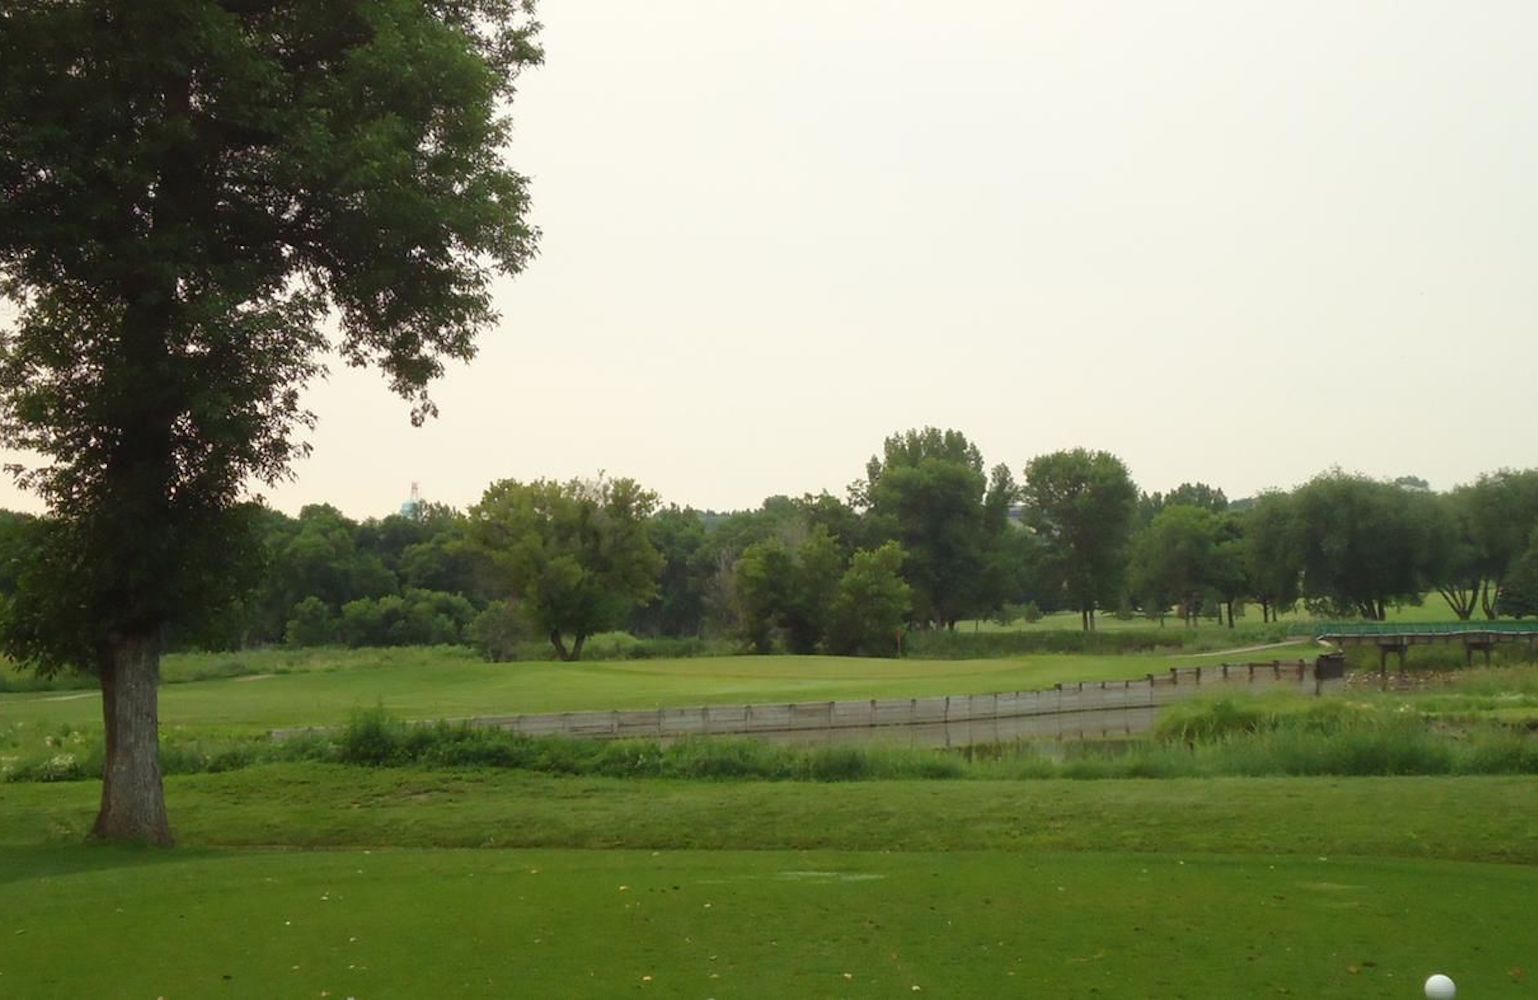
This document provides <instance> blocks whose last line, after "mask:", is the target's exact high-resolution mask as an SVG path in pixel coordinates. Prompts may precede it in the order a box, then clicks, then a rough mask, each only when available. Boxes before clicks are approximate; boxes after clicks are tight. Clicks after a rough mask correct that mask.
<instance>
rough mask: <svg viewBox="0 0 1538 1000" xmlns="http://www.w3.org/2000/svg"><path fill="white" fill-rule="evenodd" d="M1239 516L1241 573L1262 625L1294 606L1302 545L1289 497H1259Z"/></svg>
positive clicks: (1300, 568)
mask: <svg viewBox="0 0 1538 1000" xmlns="http://www.w3.org/2000/svg"><path fill="white" fill-rule="evenodd" d="M1241 516H1242V517H1243V519H1244V528H1243V538H1244V542H1243V549H1242V552H1243V559H1244V573H1245V576H1246V577H1247V578H1248V579H1249V582H1250V593H1251V596H1253V597H1254V598H1255V600H1257V601H1259V602H1260V614H1261V620H1262V621H1275V620H1277V615H1278V614H1280V613H1281V612H1282V611H1286V610H1288V609H1289V608H1291V607H1292V605H1294V604H1296V603H1297V600H1298V597H1299V596H1300V590H1299V587H1300V584H1301V581H1302V576H1303V541H1302V536H1301V534H1300V531H1299V528H1298V524H1297V519H1296V516H1295V512H1294V506H1293V498H1292V494H1290V493H1282V492H1280V491H1276V492H1267V493H1262V494H1261V495H1260V496H1258V497H1256V498H1255V501H1254V503H1253V504H1252V505H1251V506H1250V507H1249V509H1248V510H1246V511H1244V512H1243V513H1242V514H1241Z"/></svg>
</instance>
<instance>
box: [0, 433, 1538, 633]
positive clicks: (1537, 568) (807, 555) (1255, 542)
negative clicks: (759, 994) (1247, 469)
mask: <svg viewBox="0 0 1538 1000" xmlns="http://www.w3.org/2000/svg"><path fill="white" fill-rule="evenodd" d="M240 515H241V516H240V518H239V524H240V529H241V530H237V531H234V532H232V535H231V547H232V549H233V550H234V551H237V552H238V553H239V558H238V559H237V571H236V572H237V575H238V576H239V577H240V579H241V581H242V585H241V586H238V587H234V588H231V589H232V593H233V594H234V596H233V597H232V598H231V599H230V600H229V601H228V602H227V603H226V604H225V605H224V606H223V607H222V608H221V609H220V610H219V611H218V612H217V613H216V614H214V615H211V616H209V617H208V619H207V620H206V622H205V623H204V625H203V627H202V628H199V629H191V630H185V631H184V632H183V633H182V634H179V635H176V636H172V637H170V638H171V639H172V641H173V642H174V643H175V645H177V646H180V647H182V648H208V649H232V648H244V647H251V646H267V645H275V644H288V645H293V646H311V645H328V644H345V645H349V646H391V645H417V644H439V643H470V644H473V645H476V646H478V647H479V648H481V649H482V650H483V651H484V652H485V653H486V654H487V655H488V656H489V657H491V658H493V659H504V658H509V657H511V656H513V655H515V653H516V651H517V650H518V649H520V648H525V649H526V648H527V645H528V643H529V642H530V641H531V640H537V641H548V642H549V643H550V645H551V648H552V650H553V652H554V653H555V655H557V656H559V657H560V658H562V659H579V658H580V657H581V654H582V649H583V645H584V643H585V642H586V640H587V639H588V638H590V637H591V636H593V635H595V634H598V633H602V632H607V631H611V630H625V631H628V632H631V633H633V634H635V635H638V636H649V637H718V638H725V639H732V640H736V641H739V642H741V643H744V644H746V645H747V646H749V647H751V648H752V649H754V650H755V651H761V652H767V651H770V650H776V649H784V650H787V651H790V652H795V653H812V652H833V653H846V654H863V655H892V654H894V653H896V652H898V651H899V645H900V642H901V633H902V632H903V631H904V630H906V629H945V628H954V626H955V625H956V623H957V622H958V621H962V620H970V619H978V618H990V617H991V618H998V619H1000V620H1008V619H1010V618H1013V617H1016V616H1018V615H1020V614H1022V613H1024V614H1027V615H1028V616H1034V615H1035V614H1036V613H1050V612H1055V611H1068V612H1074V613H1077V615H1078V616H1079V620H1080V623H1081V626H1082V627H1083V628H1085V629H1093V628H1094V627H1095V626H1096V622H1097V619H1098V616H1099V615H1100V614H1101V613H1103V612H1113V613H1117V614H1119V615H1123V616H1125V615H1128V614H1134V613H1135V614H1142V615H1145V616H1147V617H1148V618H1150V619H1157V620H1158V621H1159V622H1160V623H1161V624H1163V622H1164V620H1165V618H1166V616H1173V617H1175V618H1177V619H1179V620H1180V621H1182V622H1185V623H1187V624H1194V623H1196V622H1197V621H1198V620H1200V619H1201V618H1202V617H1208V618H1212V617H1216V618H1217V619H1218V620H1219V621H1226V623H1227V624H1228V625H1230V626H1232V625H1233V624H1234V620H1235V615H1236V613H1242V609H1243V608H1244V606H1245V605H1255V606H1258V607H1259V608H1260V611H1261V619H1262V620H1263V621H1270V620H1274V619H1275V617H1276V616H1277V615H1278V614H1280V613H1282V612H1285V611H1287V610H1290V609H1293V608H1295V607H1299V606H1303V607H1306V609H1307V610H1309V611H1310V612H1312V613H1314V614H1316V615H1321V616H1327V617H1337V618H1339V617H1360V618H1365V619H1368V620H1382V619H1383V618H1384V616H1385V615H1386V613H1387V611H1388V609H1389V608H1391V607H1394V606H1396V605H1403V604H1415V603H1419V602H1420V600H1421V599H1422V596H1423V595H1425V594H1427V593H1428V592H1437V593H1440V594H1441V595H1442V596H1443V597H1444V598H1445V599H1446V601H1447V604H1448V606H1449V607H1450V608H1451V609H1452V611H1453V612H1454V614H1456V615H1457V616H1458V618H1460V619H1464V620H1467V619H1470V618H1473V617H1475V616H1481V617H1485V618H1494V617H1497V616H1498V615H1515V616H1521V615H1528V614H1538V470H1523V471H1511V470H1502V471H1498V472H1492V473H1488V474H1485V475H1482V476H1480V477H1479V478H1478V479H1477V480H1476V481H1475V482H1473V483H1470V484H1468V485H1465V486H1460V487H1457V488H1456V489H1453V490H1451V491H1448V492H1445V493H1436V492H1432V491H1431V490H1430V489H1429V488H1428V487H1427V486H1426V484H1425V482H1424V481H1423V480H1419V479H1416V478H1414V477H1409V476H1406V477H1401V478H1400V479H1399V480H1396V481H1393V482H1386V481H1380V480H1374V479H1370V478H1367V477H1363V476H1358V475H1351V474H1347V473H1343V472H1341V471H1339V470H1331V471H1328V472H1324V473H1321V474H1320V475H1318V476H1316V477H1315V478H1314V479H1312V480H1310V481H1309V482H1307V483H1305V484H1303V485H1302V486H1299V487H1297V488H1296V489H1293V490H1290V491H1272V492H1267V493H1263V494H1261V495H1260V496H1257V497H1253V498H1248V499H1244V500H1239V501H1234V502H1231V501H1229V499H1228V498H1227V497H1226V496H1225V495H1224V494H1223V491H1222V490H1220V489H1216V488H1214V487H1211V486H1208V485H1206V484H1203V483H1187V484H1182V485H1181V486H1179V487H1177V488H1175V489H1173V490H1171V491H1169V492H1168V493H1157V492H1155V493H1148V492H1144V491H1142V490H1140V489H1139V488H1138V487H1137V485H1136V484H1135V483H1134V482H1133V481H1132V478H1131V476H1130V475H1129V473H1128V471H1127V468H1126V466H1125V464H1123V463H1122V462H1121V461H1120V460H1119V459H1118V458H1116V457H1115V456H1114V455H1111V454H1109V453H1107V452H1103V451H1089V450H1086V449H1072V450H1066V451H1058V452H1053V453H1050V454H1045V455H1040V456H1038V457H1036V458H1033V459H1032V460H1031V461H1030V462H1028V463H1027V464H1026V465H1025V466H1024V467H1023V469H1022V478H1021V479H1020V480H1019V481H1017V480H1016V479H1015V477H1014V475H1013V473H1012V471H1011V470H1010V468H1009V467H1008V466H1006V465H995V466H993V467H992V468H987V467H985V465H984V462H983V458H982V455H981V453H980V452H979V450H978V449H977V447H976V446H975V445H974V444H972V443H971V442H970V441H969V440H968V439H967V438H966V436H965V435H964V434H962V433H960V432H958V431H954V430H939V429H936V428H924V429H922V430H910V431H907V432H904V433H901V434H896V435H893V436H892V437H889V438H888V439H887V440H886V441H885V442H884V443H883V447H882V451H881V453H880V454H878V455H876V456H873V457H872V458H871V460H870V461H869V462H868V463H867V465H866V468H865V474H864V476H863V477H861V478H860V479H858V480H856V481H855V482H854V483H853V484H852V485H851V486H850V487H849V489H848V491H847V496H846V497H845V498H842V499H841V498H839V497H835V496H833V495H832V494H830V493H827V492H823V493H819V494H816V495H811V494H808V495H804V496H801V497H787V496H773V497H770V498H768V499H766V500H765V501H764V502H763V503H762V504H761V505H760V506H759V507H757V508H754V509H751V510H742V511H732V512H724V513H723V512H714V511H700V510H695V509H692V508H686V507H678V506H676V505H667V506H664V505H662V503H661V501H660V499H659V498H658V497H657V496H656V494H654V493H652V492H650V491H648V490H646V489H645V488H643V487H642V486H640V485H639V484H637V483H636V482H634V481H633V480H629V479H606V478H599V479H596V480H573V481H569V482H555V481H550V480H538V481H534V482H529V483H521V482H517V481H514V480H503V481H501V482H497V483H494V484H492V485H491V486H490V487H488V489H487V490H486V492H485V494H484V496H483V497H482V499H481V500H480V502H478V503H477V504H475V505H473V506H472V507H471V508H469V509H468V510H466V511H459V510H455V509H453V508H451V507H448V506H445V505H441V504H433V503H426V504H421V505H419V506H418V507H417V508H415V510H414V511H412V512H410V513H406V514H397V515H391V516H388V517H384V518H369V519H367V520H363V521H356V520H353V519H350V518H348V517H346V516H345V515H344V514H342V512H340V511H339V510H337V509H336V508H335V507H332V506H329V505H324V504H319V505H311V506H307V507H305V508H304V509H303V510H301V511H300V513H299V515H298V516H297V517H292V516H289V515H286V514H283V513H281V512H278V511H275V510H272V509H270V508H266V507H262V506H258V505H247V506H246V507H244V508H242V509H241V511H240ZM49 525H50V522H49V521H48V520H46V519H38V518H33V517H30V516H28V515H22V514H14V513H5V514H4V515H3V516H0V593H3V594H4V601H3V603H0V612H3V620H0V625H3V624H4V621H6V620H13V619H14V618H17V617H20V618H22V619H24V618H25V616H26V615H27V613H28V602H29V593H30V592H31V590H30V588H29V587H28V585H27V580H28V577H29V575H32V574H35V573H40V572H47V571H48V567H47V566H46V563H45V562H43V561H41V560H38V559H36V558H33V556H34V555H35V554H36V553H37V552H39V551H42V550H43V549H44V548H45V547H44V546H41V545H40V544H39V541H40V539H41V538H42V536H43V535H44V534H45V533H46V532H47V531H48V530H49ZM242 540H243V543H242ZM36 593H38V594H46V593H47V589H46V588H38V590H37V591H36ZM1236 608H1237V609H1240V610H1239V611H1236Z"/></svg>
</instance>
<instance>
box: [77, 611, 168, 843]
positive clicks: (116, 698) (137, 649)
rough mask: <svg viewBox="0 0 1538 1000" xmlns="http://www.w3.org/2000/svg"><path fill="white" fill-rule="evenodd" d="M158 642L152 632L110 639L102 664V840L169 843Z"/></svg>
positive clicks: (99, 821)
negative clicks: (104, 752) (162, 767)
mask: <svg viewBox="0 0 1538 1000" xmlns="http://www.w3.org/2000/svg"><path fill="white" fill-rule="evenodd" d="M159 683H160V643H159V641H158V640H156V639H154V638H151V637H149V636H120V637H117V638H115V639H113V640H112V645H111V649H110V650H109V651H108V661H107V662H106V663H105V664H103V666H102V674H101V706H102V721H103V722H104V723H105V725H106V731H107V732H106V740H107V748H106V749H107V759H106V764H105V766H104V767H103V769H102V785H101V811H100V812H99V813H98V814H97V816H96V825H95V826H94V827H93V828H92V830H91V833H92V835H93V836H95V837H97V838H98V839H101V840H111V841H131V842H135V843H144V844H158V845H162V846H169V845H170V844H171V823H170V820H169V819H167V817H166V795H165V787H164V785H163V784H162V783H161V779H160V712H159V702H158V699H159V691H158V690H157V686H158V685H159Z"/></svg>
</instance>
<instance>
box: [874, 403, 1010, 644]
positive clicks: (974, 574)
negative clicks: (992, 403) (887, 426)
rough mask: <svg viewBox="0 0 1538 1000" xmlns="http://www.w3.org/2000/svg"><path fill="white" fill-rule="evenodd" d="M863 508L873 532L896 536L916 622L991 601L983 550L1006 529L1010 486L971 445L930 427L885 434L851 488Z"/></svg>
mask: <svg viewBox="0 0 1538 1000" xmlns="http://www.w3.org/2000/svg"><path fill="white" fill-rule="evenodd" d="M852 492H853V494H854V496H855V499H856V502H862V503H864V504H865V505H867V506H868V510H869V516H870V521H871V534H872V536H873V538H884V539H890V540H894V541H897V542H898V543H899V544H900V545H901V546H902V549H903V551H904V552H905V553H906V559H905V560H904V561H903V563H902V567H903V568H902V572H903V576H904V577H905V578H906V580H907V581H908V584H909V586H910V587H911V588H912V591H913V594H912V600H913V607H912V611H913V614H914V617H915V619H916V620H918V621H919V622H921V623H924V624H931V623H932V624H934V625H938V626H954V625H955V623H956V621H957V620H958V619H960V618H962V617H965V616H967V615H974V614H980V613H981V612H984V611H987V610H989V609H991V608H992V607H993V606H995V605H996V604H997V603H999V600H1000V597H1001V595H1000V594H999V593H998V591H999V580H998V579H997V574H994V573H990V571H989V561H988V555H989V553H990V552H991V551H993V550H994V548H995V545H996V543H997V542H998V540H999V538H1000V537H1001V536H1002V534H1003V532H1004V531H1005V530H1006V529H1007V528H1008V523H1007V522H1008V518H1007V515H1008V511H1009V505H1010V503H1011V502H1013V500H1014V498H1015V492H1016V490H1015V484H1014V480H1013V478H1012V477H1011V476H1010V474H1009V470H1008V469H1007V468H1004V467H1003V466H1000V467H998V468H996V469H994V470H993V474H992V477H991V479H990V477H989V476H988V475H985V474H984V472H983V457H982V454H981V453H980V452H979V451H978V449H977V446H976V445H974V444H972V443H971V442H969V441H968V440H967V439H966V436H965V435H963V434H962V433H961V432H960V431H954V430H946V431H942V430H939V429H937V428H934V427H926V428H924V429H923V430H910V431H907V432H906V433H903V434H895V435H893V436H892V437H889V438H887V439H886V442H885V443H884V445H883V447H882V454H881V455H880V456H874V457H872V458H871V460H870V461H869V462H868V463H867V464H866V478H865V480H864V482H862V483H857V484H856V485H855V487H854V488H853V490H852Z"/></svg>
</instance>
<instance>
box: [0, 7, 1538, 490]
mask: <svg viewBox="0 0 1538 1000" xmlns="http://www.w3.org/2000/svg"><path fill="white" fill-rule="evenodd" d="M540 16H541V19H542V20H543V21H544V23H545V32H544V36H543V38H544V43H545V47H546V64H545V65H544V66H542V67H540V68H539V69H537V70H534V71H531V72H530V73H529V74H528V75H527V76H526V77H525V78H524V80H523V81H522V84H521V88H520V94H519V97H518V100H517V102H516V104H515V108H514V117H515V120H516V126H517V133H516V140H515V143H514V145H513V147H512V148H511V149H510V150H509V151H508V156H509V159H510V161H511V162H512V163H513V164H514V165H515V166H516V167H517V169H519V170H520V171H522V172H524V173H526V174H528V175H530V176H531V177H532V179H533V194H534V221H535V222H536V223H537V225H539V226H540V227H541V228H542V229H543V231H544V239H543V243H542V249H541V253H540V255H539V257H538V258H537V259H536V260H535V261H534V262H533V263H532V265H531V266H530V267H529V269H528V270H527V271H526V272H525V273H524V274H522V275H520V276H518V277H517V278H516V279H513V280H510V281H507V282H505V283H504V284H502V285H501V286H500V288H499V293H498V301H499V303H500V307H501V310H502V313H503V321H502V324H501V327H500V328H499V329H497V330H495V331H493V332H492V333H490V334H489V335H488V336H486V337H485V339H484V341H483V343H482V348H481V353H480V357H479V358H478V359H477V360H476V361H475V362H474V363H473V364H472V365H470V366H469V367H462V368H456V369H455V370H454V371H453V372H452V373H451V374H450V375H449V377H448V378H446V379H445V380H444V381H443V382H442V383H441V384H440V385H439V387H438V389H437V391H436V397H437V399H438V401H439V403H440V406H441V408H442V416H441V417H440V418H439V419H438V420H436V421H434V422H432V423H431V424H430V425H429V426H427V427H425V428H422V429H413V428H412V427H411V426H410V423H409V420H408V407H407V405H406V404H405V403H403V402H401V401H400V400H398V399H396V398H395V397H393V396H391V395H390V394H389V392H388V391H387V390H386V389H385V387H384V384H383V382H382V380H381V379H380V378H379V377H378V376H377V375H376V374H374V373H370V372H355V371H349V370H347V369H344V368H340V366H334V368H335V370H334V371H333V374H332V376H331V378H330V379H329V381H328V382H326V383H325V384H324V385H321V386H319V387H317V388H316V389H315V391H313V392H312V393H311V395H310V405H311V407H312V408H313V409H314V410H315V411H316V412H317V413H318V414H319V417H320V426H319V428H318V430H317V431H316V432H315V434H314V435H313V437H312V441H313V443H314V445H315V452H314V454H313V456H312V457H311V458H310V459H309V460H308V461H305V462H303V463H302V464H300V465H299V466H298V467H297V470H296V471H297V474H298V478H297V480H296V481H295V482H294V483H292V484H288V485H285V486H282V487H280V488H278V489H276V490H263V492H264V493H266V494H267V495H268V497H269V499H270V500H271V502H273V503H274V505H275V506H278V507H280V508H282V509H285V510H289V511H297V509H298V508H299V507H300V506H301V505H302V504H305V503H311V502H321V501H325V502H330V503H334V504H336V505H337V506H339V507H341V508H342V509H343V510H344V511H347V512H348V513H350V514H352V515H354V516H365V515H371V514H385V513H389V512H390V511H392V510H394V509H395V508H396V507H397V506H398V504H399V503H400V501H401V500H403V499H405V497H406V494H407V492H408V490H409V488H410V485H411V483H412V482H413V481H418V482H420V483H421V489H422V493H423V495H424V496H425V497H426V498H428V499H432V500H441V501H444V502H448V503H452V504H456V505H461V506H462V505H467V504H469V503H471V502H473V501H474V500H475V499H477V498H478V496H479V495H480V492H481V490H482V489H484V487H485V486H486V485H487V484H488V483H489V482H490V481H492V480H494V479H499V478H504V477H514V478H519V479H530V478H535V477H540V476H546V477H556V478H567V477H571V476H584V475H592V474H594V473H596V472H597V471H598V470H600V469H602V470H607V471H608V472H609V473H610V474H612V475H627V476H632V477H634V478H636V479H639V480H640V481H641V482H643V483H644V484H646V485H647V486H649V487H651V488H652V489H655V490H656V491H658V492H659V493H660V494H661V495H662V497H663V498H664V499H665V500H667V501H672V502H676V503H679V504H685V505H693V506H697V507H712V508H717V509H726V508H738V507H746V506H754V505H756V504H757V503H758V502H759V501H760V500H762V499H763V498H764V497H765V496H766V495H769V494H773V493H790V494H799V493H802V492H807V491H811V492H815V491H818V490H821V489H828V490H830V491H832V492H834V493H836V494H840V495H842V492H843V489H844V487H845V485H846V484H847V483H848V482H849V481H850V480H852V479H854V478H856V477H857V476H859V475H860V474H861V472H862V470H863V467H864V462H865V460H866V458H867V457H869V455H870V454H871V453H872V452H874V451H876V450H878V449H879V447H880V445H881V441H882V439H883V438H884V437H885V436H887V435H888V434H891V433H893V432H895V431H899V430H903V429H905V428H909V427H917V426H923V425H927V424H932V425H936V426H940V427H955V428H957V429H959V430H962V431H963V432H965V433H966V434H967V435H968V436H969V437H971V438H972V440H974V441H975V442H976V443H977V444H978V445H979V447H980V448H981V449H982V451H983V455H984V458H985V459H986V460H987V461H988V462H989V464H993V463H997V462H1004V463H1007V464H1008V465H1009V466H1011V467H1012V468H1013V469H1014V470H1015V472H1016V474H1017V475H1018V474H1019V471H1020V468H1021V467H1022V466H1023V465H1024V463H1025V462H1026V461H1028V460H1029V459H1030V458H1031V457H1032V456H1034V455H1037V454H1040V453H1042V452H1045V451H1051V450H1055V449H1058V448H1066V447H1074V446H1079V445H1083V446H1086V447H1091V448H1101V449H1106V450H1108V451H1111V452H1114V453H1116V454H1117V455H1119V456H1121V457H1122V459H1123V460H1124V461H1126V462H1127V464H1128V466H1129V467H1130V468H1131V470H1132V473H1133V476H1134V477H1135V478H1136V479H1137V481H1138V482H1139V484H1140V485H1142V486H1143V487H1144V488H1145V489H1149V490H1165V489H1168V488H1170V487H1172V486H1174V485H1176V484H1178V483H1180V482H1182V481H1184V480H1203V481H1206V482H1209V483H1212V484H1214V485H1217V486H1220V487H1222V488H1223V489H1224V490H1225V491H1227V493H1228V494H1229V495H1230V496H1242V495H1247V494H1250V493H1252V492H1254V491H1256V490H1259V489H1262V488H1265V487H1269V486H1281V487H1290V486H1292V485H1295V484H1297V483H1299V482H1301V481H1304V480H1306V479H1307V478H1308V477H1309V476H1311V475H1312V474H1314V473H1315V472H1318V471H1320V470H1322V469H1324V468H1327V467H1329V466H1332V465H1339V466H1341V467H1343V468H1346V469H1348V470H1355V471H1361V472H1365V473H1368V474H1371V475H1375V476H1395V475H1401V474H1414V475H1419V476H1423V477H1425V478H1426V479H1428V480H1430V481H1431V483H1432V485H1433V486H1434V487H1436V488H1438V489H1444V488H1447V487H1450V486H1452V485H1454V484H1456V483H1459V482H1464V481H1468V480H1470V479H1472V478H1473V477H1474V476H1475V475H1477V474H1478V473H1479V472H1481V471H1486V470H1492V469H1495V468H1499V467H1503V466H1513V467H1520V466H1533V465H1538V380H1535V377H1534V376H1535V375H1538V337H1535V333H1538V330H1535V323H1538V104H1535V96H1534V95H1535V94H1538V3H1533V2H1531V0H1512V2H1507V3H1499V2H1492V0H1482V2H1480V3H1477V4H1469V3H1461V2H1438V3H1429V2H1410V0H1392V2H1381V3H1367V2H1343V0H1328V2H1300V0H1288V2H1285V3H1278V2H1276V0H1265V2H1236V0H1210V2H1200V3H1197V2H1188V3H1182V2H1171V0H1165V2H1161V3H1157V4H1153V3H1145V2H1131V0H1129V2H1119V3H1111V2H1087V0H1062V2H1035V0H986V2H984V0H971V2H967V0H957V2H954V3H950V4H945V5H936V4H934V3H933V2H925V3H918V2H906V0H786V2H781V3H776V4H751V5H750V4H740V3H723V2H721V0H648V2H646V3H636V2H634V0H544V2H543V4H542V9H541V12H540ZM0 505H4V506H11V507H22V508H27V509H34V508H35V504H34V503H32V502H31V501H29V500H27V499H26V498H24V497H22V496H21V495H20V494H18V493H17V492H16V491H15V490H14V489H13V488H11V487H10V486H9V485H7V486H6V487H5V488H4V490H3V491H0Z"/></svg>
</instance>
